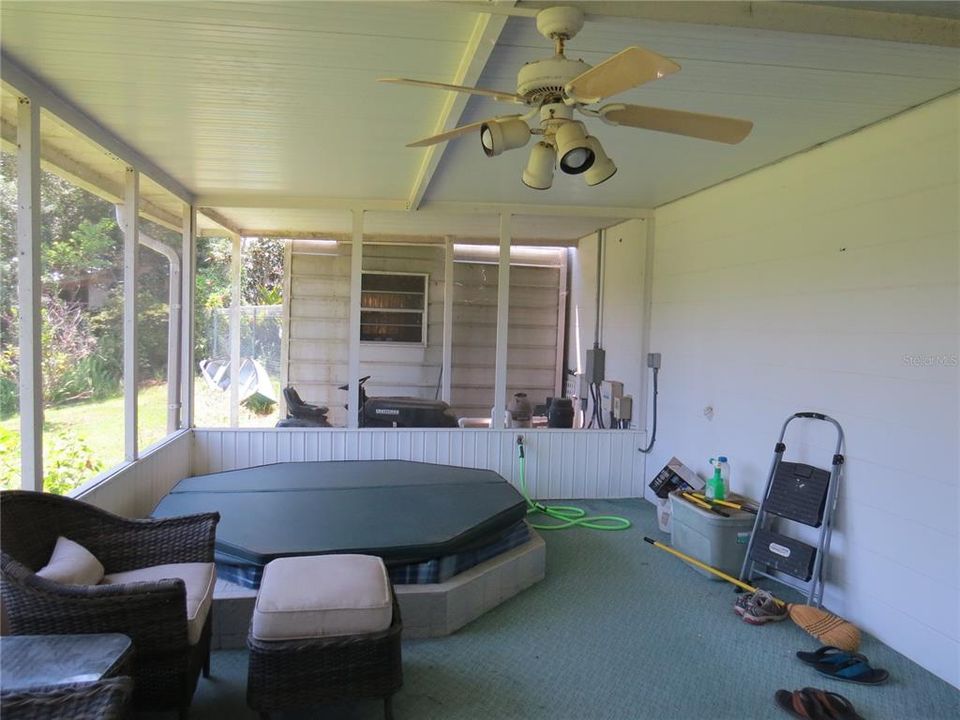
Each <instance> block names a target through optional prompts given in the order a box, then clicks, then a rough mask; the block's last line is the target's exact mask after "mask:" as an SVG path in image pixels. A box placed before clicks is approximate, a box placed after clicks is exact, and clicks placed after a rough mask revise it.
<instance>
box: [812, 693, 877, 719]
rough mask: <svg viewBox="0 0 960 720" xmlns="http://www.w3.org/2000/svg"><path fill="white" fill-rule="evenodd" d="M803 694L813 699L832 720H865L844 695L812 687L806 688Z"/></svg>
mask: <svg viewBox="0 0 960 720" xmlns="http://www.w3.org/2000/svg"><path fill="white" fill-rule="evenodd" d="M803 692H805V693H807V695H809V696H812V697H813V699H814V700H815V701H816V702H817V704H818V705H819V706H820V709H821V710H822V711H823V714H824V715H826V717H828V718H829V719H830V720H863V716H861V715H859V714H858V713H857V711H856V710H855V709H854V707H853V703H851V702H850V701H849V700H847V699H846V698H845V697H844V696H843V695H840V694H838V693H835V692H829V691H827V690H820V689H819V688H811V687H807V688H804V689H803Z"/></svg>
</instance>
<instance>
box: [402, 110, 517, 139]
mask: <svg viewBox="0 0 960 720" xmlns="http://www.w3.org/2000/svg"><path fill="white" fill-rule="evenodd" d="M514 117H520V116H519V115H503V116H500V117H496V118H487V119H486V120H478V121H477V122H474V123H470V124H469V125H461V126H460V127H455V128H453V130H447V131H446V132H442V133H440V134H439V135H431V136H430V137H427V138H423V140H417V141H416V142H412V143H410V144H409V145H407V147H426V146H427V145H436V144H437V143H441V142H444V141H446V140H453V138H456V137H460V136H461V135H466V134H467V133H469V132H472V131H474V130H479V129H480V126H481V125H483V124H484V123H487V122H492V121H493V120H502V119H505V118H514Z"/></svg>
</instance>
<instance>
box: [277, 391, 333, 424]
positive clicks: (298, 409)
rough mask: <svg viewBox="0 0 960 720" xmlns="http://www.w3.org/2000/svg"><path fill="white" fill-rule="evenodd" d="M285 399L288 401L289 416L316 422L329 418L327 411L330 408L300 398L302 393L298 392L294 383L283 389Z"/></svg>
mask: <svg viewBox="0 0 960 720" xmlns="http://www.w3.org/2000/svg"><path fill="white" fill-rule="evenodd" d="M283 399H284V400H286V402H287V417H288V418H296V419H298V420H307V421H314V422H317V421H320V420H323V421H326V419H327V412H328V411H329V410H330V408H327V407H324V406H323V405H313V404H311V403H306V402H304V401H303V400H302V399H301V398H300V393H298V392H297V391H296V390H295V389H294V388H293V386H292V385H287V386H286V387H285V388H284V389H283Z"/></svg>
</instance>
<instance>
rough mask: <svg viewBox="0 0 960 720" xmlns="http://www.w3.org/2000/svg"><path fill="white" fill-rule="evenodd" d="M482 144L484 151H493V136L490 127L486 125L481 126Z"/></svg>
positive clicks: (488, 152)
mask: <svg viewBox="0 0 960 720" xmlns="http://www.w3.org/2000/svg"><path fill="white" fill-rule="evenodd" d="M480 144H481V145H482V146H483V151H484V152H485V153H487V155H489V154H490V153H491V152H493V138H492V137H491V133H490V127H489V126H488V125H484V126H482V127H481V128H480Z"/></svg>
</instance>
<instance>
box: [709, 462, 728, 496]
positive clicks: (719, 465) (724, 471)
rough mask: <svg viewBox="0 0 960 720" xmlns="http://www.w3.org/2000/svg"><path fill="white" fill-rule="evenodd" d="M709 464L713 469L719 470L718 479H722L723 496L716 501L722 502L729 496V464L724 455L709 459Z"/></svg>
mask: <svg viewBox="0 0 960 720" xmlns="http://www.w3.org/2000/svg"><path fill="white" fill-rule="evenodd" d="M710 464H711V465H713V467H714V469H719V470H720V477H721V478H722V479H723V496H722V497H720V498H717V499H718V500H723V499H725V498H727V497H729V496H730V463H729V462H727V456H726V455H718V456H717V457H715V458H710Z"/></svg>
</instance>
